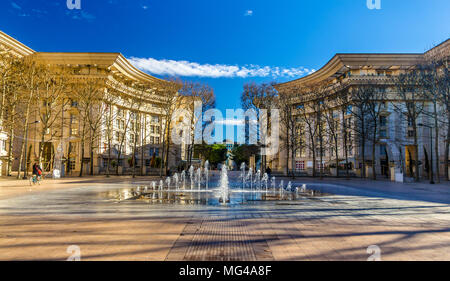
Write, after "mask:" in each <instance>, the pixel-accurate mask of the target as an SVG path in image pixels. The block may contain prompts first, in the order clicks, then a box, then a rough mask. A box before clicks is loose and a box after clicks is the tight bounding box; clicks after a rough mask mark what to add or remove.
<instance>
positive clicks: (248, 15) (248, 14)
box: [244, 10, 253, 17]
mask: <svg viewBox="0 0 450 281" xmlns="http://www.w3.org/2000/svg"><path fill="white" fill-rule="evenodd" d="M244 16H246V17H251V16H253V11H252V10H247V11H246V12H245V14H244Z"/></svg>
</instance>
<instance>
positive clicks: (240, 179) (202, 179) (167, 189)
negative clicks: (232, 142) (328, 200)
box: [118, 161, 320, 204]
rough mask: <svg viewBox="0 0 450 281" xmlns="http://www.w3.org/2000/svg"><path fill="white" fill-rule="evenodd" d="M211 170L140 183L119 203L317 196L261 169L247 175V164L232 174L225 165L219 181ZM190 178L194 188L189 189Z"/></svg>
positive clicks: (195, 201)
mask: <svg viewBox="0 0 450 281" xmlns="http://www.w3.org/2000/svg"><path fill="white" fill-rule="evenodd" d="M209 168H210V167H209V162H208V161H205V163H204V165H203V166H202V167H199V168H197V169H195V168H194V166H190V167H189V170H187V171H182V172H181V173H174V175H173V176H169V177H166V178H163V179H161V180H159V182H158V181H152V182H151V183H150V184H149V185H148V184H147V185H145V184H139V185H137V186H136V187H135V188H134V189H131V190H126V191H125V192H124V193H123V194H119V196H118V197H119V200H129V199H133V200H139V199H147V200H148V201H149V202H150V203H152V204H156V203H161V204H218V203H224V204H225V203H230V204H237V203H238V204H241V203H242V204H244V203H245V202H258V201H271V200H297V199H298V198H300V196H303V197H304V196H307V197H309V196H315V195H317V193H316V192H314V190H312V189H311V190H308V189H307V188H306V184H303V185H297V184H295V182H294V183H293V182H291V181H289V182H288V184H287V185H286V186H285V183H284V180H280V181H279V182H277V181H276V178H275V177H272V178H270V177H269V175H268V174H267V173H264V174H261V170H257V172H256V173H254V171H253V169H252V168H249V169H248V172H246V168H247V167H246V164H245V163H242V164H241V165H240V171H238V172H237V173H236V174H233V172H229V171H228V168H227V166H226V165H222V168H221V172H220V178H219V179H216V178H215V177H211V178H212V179H210V177H209ZM187 173H189V174H187ZM187 176H189V177H190V181H191V188H189V185H188V186H186V177H187ZM181 182H182V183H181ZM238 194H239V195H238ZM318 195H320V193H319V194H318Z"/></svg>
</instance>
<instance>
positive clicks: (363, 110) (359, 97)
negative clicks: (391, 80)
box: [348, 85, 371, 178]
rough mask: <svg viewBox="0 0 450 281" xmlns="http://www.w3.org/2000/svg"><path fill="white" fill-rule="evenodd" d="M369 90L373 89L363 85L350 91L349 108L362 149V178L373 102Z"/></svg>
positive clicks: (364, 174)
mask: <svg viewBox="0 0 450 281" xmlns="http://www.w3.org/2000/svg"><path fill="white" fill-rule="evenodd" d="M368 91H371V90H370V88H369V87H365V86H363V85H361V86H357V87H354V88H352V89H351V92H350V104H349V106H348V110H349V111H350V112H351V114H352V117H353V118H354V120H353V122H354V124H351V127H352V131H353V132H354V133H355V136H356V137H357V138H358V144H359V148H360V149H361V158H362V159H361V160H362V167H361V168H362V171H361V177H362V178H365V177H366V147H367V140H368V137H369V133H370V124H369V119H370V113H369V103H370V102H371V97H370V95H369V94H368Z"/></svg>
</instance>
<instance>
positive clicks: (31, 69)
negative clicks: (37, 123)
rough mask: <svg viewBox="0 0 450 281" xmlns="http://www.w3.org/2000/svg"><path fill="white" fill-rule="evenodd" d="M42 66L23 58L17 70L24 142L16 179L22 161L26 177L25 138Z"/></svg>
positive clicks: (18, 176) (18, 175)
mask: <svg viewBox="0 0 450 281" xmlns="http://www.w3.org/2000/svg"><path fill="white" fill-rule="evenodd" d="M43 68H44V67H43V66H42V65H40V64H38V63H36V62H35V61H33V60H32V59H31V58H27V57H25V58H23V59H22V60H21V63H20V64H19V70H18V73H19V75H18V78H19V83H20V86H21V91H22V93H23V97H21V100H22V106H23V108H24V111H23V116H22V118H23V119H22V120H23V121H24V127H23V131H22V135H23V136H24V141H23V142H22V147H21V149H20V158H19V169H18V173H17V178H20V172H21V167H22V163H23V161H24V162H25V165H24V177H26V176H27V172H28V157H29V155H28V156H27V150H28V148H27V136H28V128H29V125H30V124H29V122H30V116H31V114H32V111H34V109H35V108H34V107H32V105H33V104H34V101H35V99H36V93H37V91H38V89H39V87H40V86H41V85H40V83H41V79H40V73H42V71H43Z"/></svg>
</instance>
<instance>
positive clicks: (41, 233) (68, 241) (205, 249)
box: [0, 177, 450, 261]
mask: <svg viewBox="0 0 450 281" xmlns="http://www.w3.org/2000/svg"><path fill="white" fill-rule="evenodd" d="M150 180H152V179H151V178H136V179H131V178H128V177H121V178H117V177H111V178H109V179H105V178H104V177H93V178H86V179H79V178H69V179H64V180H55V181H53V180H47V181H46V182H45V183H43V185H41V186H33V187H30V186H26V185H23V184H24V182H23V181H13V180H0V260H66V259H67V258H69V256H70V255H71V253H70V252H68V251H67V250H68V247H69V246H71V245H76V246H78V247H79V248H80V251H81V252H80V253H81V260H143V261H190V260H214V261H217V260H220V261H222V260H226V261H236V260H245V261H253V260H259V261H272V260H306V261H309V260H361V261H365V260H367V259H368V258H369V257H370V256H371V254H369V253H368V252H367V249H368V247H369V246H372V245H376V246H377V247H378V248H379V249H380V251H381V255H380V257H381V259H382V260H450V206H449V203H450V186H449V185H448V183H443V184H440V185H434V186H432V185H428V184H426V183H421V184H394V183H390V182H386V181H379V182H371V181H361V180H351V181H346V180H333V179H325V180H323V181H320V180H318V179H317V180H312V179H297V182H298V183H296V184H301V183H307V185H308V186H310V187H312V188H314V189H316V190H321V191H324V192H327V193H329V195H326V196H323V197H305V198H302V199H301V200H297V201H265V202H257V203H254V204H245V205H233V206H207V205H206V206H203V205H189V204H186V205H179V204H178V205H177V204H174V205H165V204H148V203H146V202H142V201H120V202H117V201H114V200H111V199H110V198H107V197H104V196H102V195H101V194H103V193H104V192H107V191H111V190H115V189H122V188H126V187H129V186H132V185H142V184H145V183H147V184H148V182H149V181H150Z"/></svg>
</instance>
